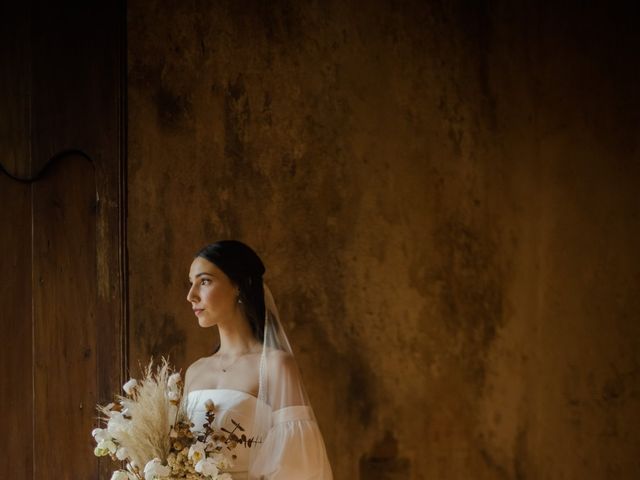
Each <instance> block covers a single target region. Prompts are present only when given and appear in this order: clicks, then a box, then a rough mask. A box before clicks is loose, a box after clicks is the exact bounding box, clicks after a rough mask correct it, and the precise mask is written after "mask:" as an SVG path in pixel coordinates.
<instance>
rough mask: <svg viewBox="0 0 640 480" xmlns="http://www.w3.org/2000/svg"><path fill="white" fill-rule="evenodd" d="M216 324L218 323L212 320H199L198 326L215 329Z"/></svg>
mask: <svg viewBox="0 0 640 480" xmlns="http://www.w3.org/2000/svg"><path fill="white" fill-rule="evenodd" d="M215 324H216V322H212V321H210V320H207V319H206V318H198V325H200V326H201V327H202V328H209V327H213V326H214V325H215Z"/></svg>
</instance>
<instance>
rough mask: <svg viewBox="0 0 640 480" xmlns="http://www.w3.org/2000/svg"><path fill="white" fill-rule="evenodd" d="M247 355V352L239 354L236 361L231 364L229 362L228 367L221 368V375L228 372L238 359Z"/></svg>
mask: <svg viewBox="0 0 640 480" xmlns="http://www.w3.org/2000/svg"><path fill="white" fill-rule="evenodd" d="M247 353H249V352H245V353H241V354H240V355H238V356H237V357H236V359H235V360H234V361H233V362H231V363H230V364H229V365H226V366H224V367H222V372H223V373H227V370H228V369H229V368H230V367H232V366H233V365H234V364H235V363H236V362H237V361H238V360H240V358H241V357H244V356H245V355H246V354H247Z"/></svg>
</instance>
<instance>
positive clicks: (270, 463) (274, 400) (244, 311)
mask: <svg viewBox="0 0 640 480" xmlns="http://www.w3.org/2000/svg"><path fill="white" fill-rule="evenodd" d="M264 273H265V267H264V264H263V263H262V261H261V260H260V258H259V257H258V255H257V254H256V253H255V252H254V251H253V250H252V249H251V248H250V247H248V246H247V245H245V244H244V243H242V242H239V241H237V240H222V241H219V242H216V243H213V244H210V245H207V246H206V247H204V248H203V249H202V250H200V251H199V252H198V253H197V254H196V256H195V258H194V260H193V262H192V263H191V268H190V271H189V283H190V289H189V293H188V294H187V300H188V302H189V303H190V304H191V306H192V308H193V311H194V313H195V315H196V316H197V318H198V323H199V325H200V326H201V327H203V328H208V327H212V326H214V325H217V326H218V332H219V335H220V344H219V345H218V346H217V348H216V350H215V351H214V353H213V355H211V356H208V357H204V358H201V359H199V360H197V361H195V362H194V363H193V364H192V365H191V366H189V368H188V369H187V371H186V374H185V395H187V399H188V404H189V409H190V412H191V413H190V416H191V420H192V422H193V423H194V425H195V426H194V428H196V429H197V428H198V427H201V426H202V424H203V423H204V418H205V412H206V407H205V403H206V402H207V401H208V400H211V401H213V403H214V405H215V408H216V423H217V424H218V426H221V427H226V428H229V427H231V428H233V425H232V423H231V421H232V420H233V421H235V422H238V423H240V424H241V425H242V427H243V428H244V429H245V434H246V435H247V437H254V438H256V439H258V443H255V444H253V445H252V446H251V447H248V448H247V447H243V446H238V447H237V448H236V449H235V450H234V454H236V455H237V458H236V460H235V465H234V467H233V468H232V469H231V470H230V472H231V474H232V476H233V479H234V480H247V479H248V480H254V479H265V480H307V479H308V480H311V479H313V480H331V479H332V473H331V467H330V465H329V462H328V459H327V454H326V450H325V446H324V442H323V439H322V435H321V433H320V430H319V428H318V424H317V422H316V420H315V417H314V414H313V410H312V408H311V405H310V404H309V400H308V398H307V395H306V393H305V389H304V386H303V384H302V381H301V378H300V373H299V371H298V368H297V365H296V362H295V359H294V357H293V354H292V351H291V347H290V345H289V342H288V340H287V337H286V334H285V333H284V330H283V328H282V324H281V323H280V318H279V316H278V310H277V308H276V305H275V302H274V300H273V297H272V295H271V292H270V291H269V288H268V287H267V285H266V284H265V283H264V280H263V278H262V277H263V274H264Z"/></svg>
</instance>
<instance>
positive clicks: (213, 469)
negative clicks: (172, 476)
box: [195, 458, 218, 477]
mask: <svg viewBox="0 0 640 480" xmlns="http://www.w3.org/2000/svg"><path fill="white" fill-rule="evenodd" d="M195 468H196V472H198V473H201V474H203V475H211V476H212V477H215V476H216V475H218V467H217V466H216V462H215V461H214V460H213V458H203V459H202V460H200V461H199V462H198V463H196V467H195Z"/></svg>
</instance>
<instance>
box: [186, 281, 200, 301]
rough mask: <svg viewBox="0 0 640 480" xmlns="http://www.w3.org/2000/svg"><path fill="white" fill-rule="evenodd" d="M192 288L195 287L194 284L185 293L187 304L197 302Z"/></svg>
mask: <svg viewBox="0 0 640 480" xmlns="http://www.w3.org/2000/svg"><path fill="white" fill-rule="evenodd" d="M194 287H195V284H194V285H191V288H190V289H189V291H188V292H187V302H189V303H196V302H197V301H198V296H197V295H196V292H195V290H194Z"/></svg>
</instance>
